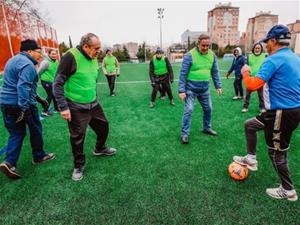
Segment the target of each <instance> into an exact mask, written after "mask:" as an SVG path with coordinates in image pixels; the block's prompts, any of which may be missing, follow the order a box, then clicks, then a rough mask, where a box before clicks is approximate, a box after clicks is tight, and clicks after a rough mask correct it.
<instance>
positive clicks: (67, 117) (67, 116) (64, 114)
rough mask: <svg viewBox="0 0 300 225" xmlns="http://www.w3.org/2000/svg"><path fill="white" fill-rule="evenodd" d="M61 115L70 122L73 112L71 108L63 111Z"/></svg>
mask: <svg viewBox="0 0 300 225" xmlns="http://www.w3.org/2000/svg"><path fill="white" fill-rule="evenodd" d="M60 115H61V117H62V118H64V119H65V120H67V121H68V122H70V121H71V112H70V110H69V109H67V110H64V111H61V112H60Z"/></svg>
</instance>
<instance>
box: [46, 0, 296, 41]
mask: <svg viewBox="0 0 300 225" xmlns="http://www.w3.org/2000/svg"><path fill="white" fill-rule="evenodd" d="M40 1H41V2H40V4H41V9H42V10H43V11H44V12H47V13H48V17H49V18H50V21H49V24H50V25H51V26H52V27H53V28H55V29H56V31H57V35H58V41H59V42H62V41H65V42H67V43H68V35H70V36H71V37H72V41H73V44H77V43H78V41H79V40H80V37H81V36H82V35H83V34H85V33H88V32H92V33H95V34H97V35H98V36H99V37H100V39H101V41H102V43H104V45H105V46H111V45H112V44H115V43H120V44H122V43H126V42H131V41H133V42H139V43H141V42H143V41H146V43H148V44H151V45H156V44H159V19H158V18H157V8H165V11H164V19H163V26H162V30H163V45H168V44H171V43H174V42H180V36H181V34H182V33H183V32H184V31H185V30H186V29H189V30H192V31H206V30H207V12H208V11H209V10H211V9H213V8H214V7H215V4H217V3H219V2H222V3H228V1H203V0H202V1H199V0H198V1H144V0H140V1H124V0H123V1H74V0H73V1H70V0H67V1H66V0H65V1H52V0H40ZM231 2H232V6H236V7H240V19H239V30H240V32H244V31H245V29H246V25H247V21H248V18H250V17H253V16H255V13H256V12H258V11H261V10H262V11H271V12H272V13H273V14H277V15H279V23H282V24H287V23H292V22H295V21H296V19H300V9H299V8H300V4H299V1H297V0H294V1H278V0H273V1H271V0H262V1H259V0H254V1H253V0H252V1H245V0H239V1H231Z"/></svg>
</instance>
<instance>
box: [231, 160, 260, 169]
mask: <svg viewBox="0 0 300 225" xmlns="http://www.w3.org/2000/svg"><path fill="white" fill-rule="evenodd" d="M233 161H235V162H236V163H238V164H240V165H243V166H247V168H248V169H249V170H252V171H257V160H256V159H251V158H249V157H247V156H233Z"/></svg>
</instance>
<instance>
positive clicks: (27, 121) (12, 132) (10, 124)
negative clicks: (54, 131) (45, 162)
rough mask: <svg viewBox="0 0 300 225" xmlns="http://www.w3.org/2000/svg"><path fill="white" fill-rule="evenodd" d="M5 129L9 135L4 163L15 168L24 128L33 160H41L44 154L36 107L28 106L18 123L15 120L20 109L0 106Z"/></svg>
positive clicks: (12, 106)
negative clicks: (27, 135) (27, 133)
mask: <svg viewBox="0 0 300 225" xmlns="http://www.w3.org/2000/svg"><path fill="white" fill-rule="evenodd" d="M1 111H2V114H3V120H4V125H5V128H6V129H7V131H8V133H9V137H8V141H7V145H6V147H5V148H6V157H5V158H4V161H5V162H7V163H9V164H10V165H12V166H16V164H17V162H18V159H19V156H20V152H21V148H22V145H23V140H24V138H25V136H26V126H28V129H29V133H30V144H31V148H32V155H33V158H34V159H36V160H39V159H42V158H43V157H44V156H45V155H46V153H45V151H44V149H43V145H44V142H43V135H42V132H43V131H42V124H41V122H40V119H39V114H38V109H37V107H36V106H30V108H29V109H28V112H26V116H25V117H24V119H23V120H22V121H20V122H18V123H16V120H17V118H18V116H19V115H20V109H19V107H18V106H14V105H1Z"/></svg>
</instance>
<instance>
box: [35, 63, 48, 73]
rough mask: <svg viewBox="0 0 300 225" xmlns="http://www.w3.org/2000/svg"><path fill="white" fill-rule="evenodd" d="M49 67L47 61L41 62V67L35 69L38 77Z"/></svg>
mask: <svg viewBox="0 0 300 225" xmlns="http://www.w3.org/2000/svg"><path fill="white" fill-rule="evenodd" d="M48 67H49V63H48V61H47V60H43V61H42V62H41V65H40V66H39V68H38V69H37V73H38V75H39V76H41V74H42V73H44V72H45V71H46V70H47V69H48Z"/></svg>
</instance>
